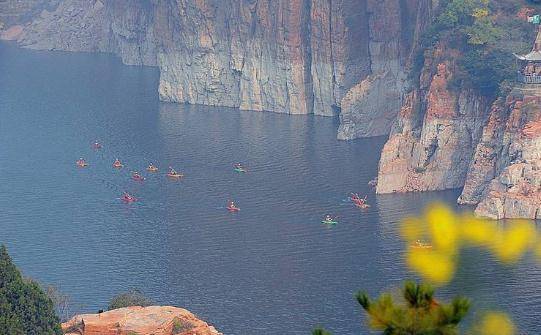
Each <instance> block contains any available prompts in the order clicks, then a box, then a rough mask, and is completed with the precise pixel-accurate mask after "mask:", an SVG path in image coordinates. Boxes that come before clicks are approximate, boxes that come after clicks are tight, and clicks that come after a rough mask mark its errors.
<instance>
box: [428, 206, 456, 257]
mask: <svg viewBox="0 0 541 335" xmlns="http://www.w3.org/2000/svg"><path fill="white" fill-rule="evenodd" d="M426 218H427V221H428V226H429V231H430V239H431V241H432V244H433V245H434V247H436V248H437V249H439V250H441V251H444V252H447V253H451V254H454V253H455V251H456V249H457V247H458V246H457V242H458V229H457V218H456V217H455V215H454V213H453V212H452V211H451V210H450V209H449V208H448V207H447V206H444V205H441V204H435V205H433V206H431V207H429V208H428V210H427V212H426Z"/></svg>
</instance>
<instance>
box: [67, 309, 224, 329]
mask: <svg viewBox="0 0 541 335" xmlns="http://www.w3.org/2000/svg"><path fill="white" fill-rule="evenodd" d="M62 330H63V331H64V332H65V333H66V334H73V335H75V334H78V335H130V334H137V335H173V334H174V335H221V333H219V332H218V331H217V330H216V329H215V328H214V327H212V326H210V325H208V324H207V323H205V322H203V321H201V320H199V319H198V318H197V317H196V316H195V315H193V314H192V313H190V312H188V311H187V310H185V309H182V308H176V307H171V306H149V307H136V306H134V307H126V308H119V309H115V310H112V311H107V312H104V313H101V314H81V315H77V316H75V317H73V319H71V320H70V321H68V322H65V323H63V324H62Z"/></svg>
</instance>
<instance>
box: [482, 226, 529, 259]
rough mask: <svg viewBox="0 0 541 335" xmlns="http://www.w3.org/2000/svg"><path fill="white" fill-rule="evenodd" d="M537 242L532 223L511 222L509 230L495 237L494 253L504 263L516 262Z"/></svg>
mask: <svg viewBox="0 0 541 335" xmlns="http://www.w3.org/2000/svg"><path fill="white" fill-rule="evenodd" d="M535 240H536V231H535V228H534V227H533V225H532V224H531V223H529V222H527V221H514V222H510V224H509V228H507V229H505V230H504V231H500V232H498V233H497V234H496V235H495V236H494V240H493V243H492V251H493V252H494V254H495V255H496V256H497V257H498V258H499V259H500V260H501V261H502V262H506V263H510V262H516V261H518V260H519V258H520V257H522V255H523V254H524V253H525V252H526V251H528V249H530V247H532V246H533V244H534V243H535Z"/></svg>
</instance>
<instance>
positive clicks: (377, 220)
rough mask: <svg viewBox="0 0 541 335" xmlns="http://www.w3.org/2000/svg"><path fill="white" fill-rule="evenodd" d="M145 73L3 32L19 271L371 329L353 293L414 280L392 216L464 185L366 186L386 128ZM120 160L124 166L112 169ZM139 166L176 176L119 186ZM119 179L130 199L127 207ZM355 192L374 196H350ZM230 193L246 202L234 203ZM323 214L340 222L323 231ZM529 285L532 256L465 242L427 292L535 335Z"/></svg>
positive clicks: (0, 227)
mask: <svg viewBox="0 0 541 335" xmlns="http://www.w3.org/2000/svg"><path fill="white" fill-rule="evenodd" d="M157 85H158V72H157V70H156V69H153V68H147V67H130V66H124V65H122V64H121V63H120V61H119V60H118V59H116V58H114V57H112V56H108V55H97V54H68V53H59V52H36V51H28V50H22V49H17V48H15V47H13V46H12V45H6V44H0V242H1V243H5V244H7V246H8V248H9V251H10V253H11V255H12V257H13V258H14V260H15V261H16V263H17V265H18V266H19V267H20V268H21V269H22V271H23V272H24V274H25V275H27V276H29V277H32V278H35V279H37V280H39V281H40V282H42V283H47V284H54V285H56V286H58V287H59V288H60V289H61V290H62V291H63V292H65V293H67V294H69V295H70V296H71V297H72V299H73V301H74V302H75V304H76V307H77V309H78V310H79V311H84V312H96V311H97V310H98V309H100V308H105V307H106V306H107V302H108V301H109V299H110V298H111V296H113V295H114V294H116V293H119V292H122V291H125V290H127V289H130V288H139V289H141V290H142V291H143V292H144V293H145V294H146V295H148V296H149V297H151V298H152V299H153V300H154V301H155V302H156V303H157V304H171V305H177V306H183V307H186V308H187V309H189V310H191V311H193V312H194V313H196V314H197V315H199V316H200V317H202V318H203V319H205V320H207V321H209V322H210V323H212V324H214V325H216V326H217V328H218V329H220V330H221V331H223V332H224V333H225V334H227V335H229V334H240V335H242V334H309V333H310V330H311V329H312V328H313V327H315V326H316V325H325V327H326V328H328V329H329V330H331V331H333V332H334V333H335V334H366V333H368V332H367V330H366V327H364V326H363V322H364V319H363V313H362V312H361V310H360V308H359V306H358V305H357V303H356V301H355V300H354V298H353V294H354V292H356V291H357V290H359V289H363V288H364V289H367V290H368V291H369V292H370V293H372V294H377V293H378V292H381V291H382V290H385V289H391V288H395V287H397V285H399V283H400V282H401V281H402V280H403V279H405V278H411V277H412V274H411V273H408V271H407V270H406V268H405V267H404V263H403V260H402V252H403V243H402V242H401V241H400V239H399V237H398V232H397V229H398V222H399V219H400V218H401V217H403V216H405V215H410V214H415V213H419V211H420V210H421V209H422V207H423V206H424V205H425V204H427V203H429V202H430V201H433V200H438V199H439V200H443V201H446V202H448V203H450V204H454V200H455V199H456V197H457V196H458V194H459V191H457V190H455V191H448V192H434V193H425V194H407V195H386V196H375V194H374V193H373V192H372V191H371V190H370V188H369V187H368V186H367V182H368V181H369V180H370V179H372V178H373V177H374V176H375V175H376V170H377V162H378V158H379V151H380V149H381V147H382V146H383V144H384V141H385V138H372V139H362V140H356V141H351V142H339V141H337V140H336V139H335V138H336V129H337V126H338V124H337V121H336V120H334V119H331V118H321V117H312V116H308V117H307V116H285V115H279V114H273V113H257V112H247V111H238V110H234V109H225V108H208V107H201V106H184V105H175V104H162V103H160V102H159V101H158V96H157ZM95 139H98V140H100V141H101V142H102V143H103V145H104V148H103V149H102V150H101V151H99V152H95V151H93V150H92V149H91V147H90V144H91V142H92V141H93V140H95ZM79 157H85V158H86V159H87V160H88V162H89V164H90V166H89V167H88V168H87V169H77V168H76V167H75V160H76V159H78V158H79ZM115 157H119V158H120V159H121V160H122V161H123V162H125V164H126V167H125V168H124V169H122V170H118V171H115V170H113V169H112V167H111V164H112V162H113V160H114V158H115ZM151 161H152V162H154V163H156V164H157V165H158V166H159V167H160V168H162V171H163V170H165V168H166V167H167V166H169V165H172V166H174V167H176V168H177V169H178V170H182V171H183V172H185V174H186V178H185V179H184V180H183V181H181V182H174V181H171V180H167V179H166V178H165V177H164V176H163V173H159V174H156V175H148V174H147V173H144V175H145V176H146V177H147V180H146V181H145V182H143V183H137V182H135V181H131V180H130V177H129V176H130V171H132V170H139V171H142V172H145V171H144V168H145V167H146V166H147V165H148V163H149V162H151ZM237 161H240V162H243V163H245V164H246V165H247V167H248V169H249V172H248V173H247V174H244V175H239V174H237V173H235V172H234V171H233V170H232V164H233V163H235V162H237ZM123 190H127V191H129V192H131V193H133V194H135V195H136V196H137V197H138V198H139V199H140V201H139V202H137V203H135V204H124V203H122V202H121V201H119V199H118V197H119V196H120V195H121V193H122V191H123ZM351 191H356V192H359V193H361V194H368V202H369V203H370V204H372V207H371V208H370V209H369V210H367V211H365V212H362V211H359V210H358V209H356V208H354V207H353V206H351V204H349V203H347V202H344V199H345V198H346V196H347V194H348V192H351ZM227 199H235V200H236V202H237V204H238V205H239V207H241V209H242V210H241V212H240V213H237V214H230V213H228V212H227V211H226V210H225V208H224V207H225V203H226V201H227ZM325 213H333V214H335V215H338V216H339V221H340V223H339V224H338V225H336V226H334V227H326V226H324V225H322V224H321V223H320V220H321V218H322V216H323V215H324V214H325ZM540 279H541V272H540V267H539V266H537V265H536V264H535V262H534V261H533V260H526V261H524V262H522V263H520V264H519V265H517V266H515V267H503V266H500V265H497V264H496V263H495V262H494V261H493V260H492V259H491V258H490V257H489V256H487V255H484V254H481V255H479V253H478V252H466V253H465V254H464V257H463V262H462V267H461V270H460V272H459V275H458V277H457V279H456V280H455V281H454V282H453V283H452V285H450V286H449V287H447V288H446V289H443V290H441V291H440V292H439V293H440V296H441V297H443V298H446V297H450V296H451V295H454V294H456V293H457V292H461V293H463V294H465V295H468V296H470V297H471V298H473V300H474V313H472V314H471V315H470V319H472V318H473V317H474V316H475V314H476V313H478V312H479V311H483V310H488V309H498V310H505V311H508V312H510V313H511V314H512V316H513V318H514V319H515V321H516V322H517V323H519V324H520V326H521V328H522V329H523V330H524V331H525V332H527V333H529V334H534V333H536V334H538V333H541V308H540V306H541V283H540Z"/></svg>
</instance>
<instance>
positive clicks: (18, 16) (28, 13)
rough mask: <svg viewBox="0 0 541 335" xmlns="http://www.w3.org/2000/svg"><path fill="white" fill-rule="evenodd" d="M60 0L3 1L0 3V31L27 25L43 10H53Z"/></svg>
mask: <svg viewBox="0 0 541 335" xmlns="http://www.w3.org/2000/svg"><path fill="white" fill-rule="evenodd" d="M58 1H60V0H18V1H16V0H3V1H0V30H2V26H5V27H11V26H14V25H20V24H23V23H27V22H29V21H31V20H32V18H33V17H34V16H35V15H36V14H39V12H41V11H42V10H44V9H47V8H49V9H51V8H54V7H55V6H56V5H57V3H58Z"/></svg>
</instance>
